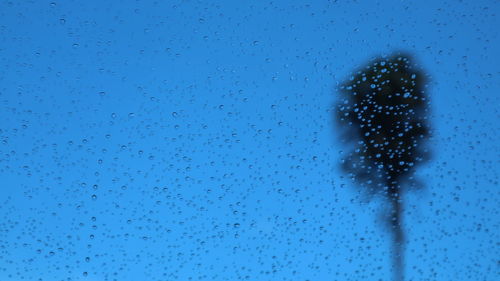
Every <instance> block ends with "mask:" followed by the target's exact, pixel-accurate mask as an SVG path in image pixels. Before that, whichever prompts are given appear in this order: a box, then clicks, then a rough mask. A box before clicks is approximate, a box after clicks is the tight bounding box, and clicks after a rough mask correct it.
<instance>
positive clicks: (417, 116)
mask: <svg viewBox="0 0 500 281" xmlns="http://www.w3.org/2000/svg"><path fill="white" fill-rule="evenodd" d="M425 84H426V78H425V77H424V73H423V72H422V71H421V70H420V69H419V68H417V67H416V65H415V64H414V62H413V59H412V57H411V56H410V55H408V54H405V53H395V54H393V55H391V56H388V57H380V58H376V59H374V60H372V61H370V62H369V63H368V64H367V65H366V66H365V67H363V68H361V69H359V70H358V71H356V72H355V74H354V75H353V76H352V77H351V78H350V79H349V80H348V81H347V82H345V83H344V84H343V85H342V86H341V87H340V93H341V100H340V102H339V104H338V107H337V110H336V114H337V121H338V122H339V124H340V125H341V127H342V128H343V133H344V135H343V139H344V140H345V141H346V145H347V146H348V147H349V148H350V151H349V152H348V153H347V154H346V156H345V157H344V159H343V161H342V166H343V169H344V171H346V172H347V173H348V174H349V175H350V176H351V177H352V178H353V179H354V180H355V181H356V182H357V184H358V185H359V186H360V187H362V188H363V189H364V190H366V191H367V192H368V193H370V194H381V195H383V196H384V197H385V198H386V202H387V204H389V207H390V210H391V215H390V217H389V218H388V222H389V223H388V225H389V228H390V232H391V233H392V235H393V237H392V239H393V250H394V251H393V262H394V273H395V280H398V281H401V280H403V273H404V272H403V266H404V263H403V256H404V243H405V235H404V230H403V227H402V214H403V213H402V212H403V209H404V208H403V198H402V195H403V194H404V192H403V191H404V190H405V189H406V187H408V186H410V185H411V184H412V181H414V173H415V169H416V167H417V166H419V165H420V164H421V163H423V162H424V161H426V160H428V158H429V152H428V150H427V145H426V142H427V139H428V137H429V124H428V123H429V121H428V113H429V98H428V96H427V94H426V91H425V90H426V87H425Z"/></svg>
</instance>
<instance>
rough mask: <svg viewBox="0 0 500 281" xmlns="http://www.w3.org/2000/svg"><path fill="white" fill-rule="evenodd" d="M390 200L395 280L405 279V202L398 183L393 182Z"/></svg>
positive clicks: (402, 280) (401, 280)
mask: <svg viewBox="0 0 500 281" xmlns="http://www.w3.org/2000/svg"><path fill="white" fill-rule="evenodd" d="M389 200H390V201H391V204H392V210H391V224H390V226H391V228H392V233H393V235H394V237H393V241H392V244H393V245H392V247H393V271H394V281H404V243H405V241H404V240H405V239H404V231H403V220H402V217H403V202H402V198H401V193H400V190H399V188H398V185H397V184H395V183H393V184H391V188H390V197H389Z"/></svg>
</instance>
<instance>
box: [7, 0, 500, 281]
mask: <svg viewBox="0 0 500 281" xmlns="http://www.w3.org/2000/svg"><path fill="white" fill-rule="evenodd" d="M498 11H499V3H498V1H473V2H470V1H468V2H466V1H418V3H416V2H410V1H378V2H376V1H340V0H339V1H307V2H306V1H156V2H154V1H121V2H120V3H112V2H107V3H101V2H99V1H85V2H84V3H83V2H82V3H80V2H77V1H52V2H51V1H10V2H9V1H2V2H1V3H0V37H1V41H2V42H3V43H2V44H0V65H1V66H2V67H1V68H0V104H1V107H2V109H1V119H0V120H1V121H0V122H1V123H0V137H1V143H0V152H1V155H2V156H1V157H0V178H1V179H2V180H1V182H0V199H1V200H2V204H0V218H1V223H0V279H1V280H99V281H100V280H120V281H122V280H124V281H126V280H303V281H305V280H314V281H316V280H388V279H389V278H390V276H391V275H390V274H391V269H390V251H389V249H390V240H389V237H388V234H387V233H386V232H385V231H384V229H383V228H382V227H380V226H379V223H380V217H381V216H382V213H381V212H382V209H381V208H382V206H380V204H379V203H380V201H377V200H372V201H369V200H368V199H367V197H366V196H365V194H363V193H359V192H358V190H357V189H356V188H355V187H354V186H353V184H352V183H351V182H350V181H349V180H347V179H346V178H345V177H344V176H343V174H342V173H341V172H340V170H339V168H338V162H339V160H340V157H341V155H342V149H343V147H342V146H341V145H340V144H339V141H338V134H337V128H335V126H334V124H333V122H332V121H333V120H332V106H333V104H334V103H335V101H336V95H337V93H336V89H337V86H338V84H339V83H341V82H342V81H344V80H345V79H347V78H348V77H349V75H350V72H351V71H353V70H356V69H357V68H358V67H359V66H361V65H362V64H363V63H365V61H366V60H368V59H370V58H372V57H373V56H378V55H381V54H388V53H390V52H392V51H394V50H407V51H409V52H411V53H413V54H414V55H415V57H416V58H417V60H418V63H419V64H420V65H421V66H422V67H423V68H424V69H425V70H426V71H427V73H428V74H429V75H430V77H431V80H432V82H431V83H430V85H429V94H430V96H431V98H432V111H433V114H432V116H431V119H432V122H433V123H432V124H433V127H434V138H433V140H432V144H433V149H434V151H435V152H434V159H433V161H432V162H430V163H429V164H428V165H427V166H425V167H422V169H421V171H420V172H419V176H420V179H421V180H422V181H423V182H424V183H425V189H424V190H422V191H421V192H413V193H410V194H407V196H406V197H405V199H406V203H407V208H406V212H405V228H406V229H407V231H408V239H409V241H408V245H407V252H406V255H407V266H406V272H407V277H408V278H407V279H408V280H493V279H494V276H498V273H499V270H498V255H497V254H496V253H498V251H499V247H498V241H499V238H500V237H499V235H498V234H497V233H498V226H499V222H500V219H499V217H498V203H499V198H500V196H499V193H498V172H497V171H498V164H499V163H498V159H500V158H499V147H498V144H497V143H498V141H497V139H498V137H499V136H498V125H497V120H498V117H499V112H498V105H499V98H498V94H497V91H498V87H499V86H500V83H499V82H500V80H499V78H498V77H499V75H498V74H499V68H498V63H497V62H498V61H499V56H500V54H499V53H498V52H497V50H496V47H497V46H498V45H499V43H500V42H499V33H498V31H497V30H496V28H494V26H498V25H499V19H498V16H497V13H498ZM84 273H86V276H85V274H84Z"/></svg>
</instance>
